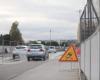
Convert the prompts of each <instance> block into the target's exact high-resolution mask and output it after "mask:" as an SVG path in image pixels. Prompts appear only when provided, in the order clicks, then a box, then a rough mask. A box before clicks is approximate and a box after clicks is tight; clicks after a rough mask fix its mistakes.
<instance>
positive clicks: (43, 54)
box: [27, 44, 49, 61]
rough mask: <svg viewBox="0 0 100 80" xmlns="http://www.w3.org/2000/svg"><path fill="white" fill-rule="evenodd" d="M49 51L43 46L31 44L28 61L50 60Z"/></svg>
mask: <svg viewBox="0 0 100 80" xmlns="http://www.w3.org/2000/svg"><path fill="white" fill-rule="evenodd" d="M48 56H49V55H48V51H47V50H46V48H45V46H44V45H42V44H31V45H29V50H28V54H27V60H28V61H30V60H31V59H42V60H46V59H47V58H48Z"/></svg>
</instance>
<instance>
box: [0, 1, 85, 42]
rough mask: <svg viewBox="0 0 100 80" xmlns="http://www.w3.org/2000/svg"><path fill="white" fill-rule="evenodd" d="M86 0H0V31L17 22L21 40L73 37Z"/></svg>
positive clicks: (0, 32) (75, 34) (4, 31)
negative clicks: (21, 36)
mask: <svg viewBox="0 0 100 80" xmlns="http://www.w3.org/2000/svg"><path fill="white" fill-rule="evenodd" d="M85 4H86V0H0V34H7V33H9V30H10V28H11V25H12V22H14V21H16V20H17V21H18V22H19V26H18V28H19V29H20V31H21V33H22V35H23V38H24V40H26V41H27V40H48V39H50V29H51V32H52V33H51V35H52V39H53V40H58V39H76V37H77V27H78V23H79V10H82V9H83V8H84V5H85Z"/></svg>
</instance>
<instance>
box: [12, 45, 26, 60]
mask: <svg viewBox="0 0 100 80" xmlns="http://www.w3.org/2000/svg"><path fill="white" fill-rule="evenodd" d="M27 53H28V46H24V45H19V46H16V47H15V48H14V50H13V51H12V57H13V59H16V58H17V59H18V58H20V57H21V55H23V56H26V54H27Z"/></svg>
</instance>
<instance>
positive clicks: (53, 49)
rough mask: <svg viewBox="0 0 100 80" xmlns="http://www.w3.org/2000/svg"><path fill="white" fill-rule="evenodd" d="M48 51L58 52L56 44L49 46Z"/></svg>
mask: <svg viewBox="0 0 100 80" xmlns="http://www.w3.org/2000/svg"><path fill="white" fill-rule="evenodd" d="M48 52H49V53H56V48H55V46H49V48H48Z"/></svg>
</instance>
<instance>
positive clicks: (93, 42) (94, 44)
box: [80, 26, 100, 80]
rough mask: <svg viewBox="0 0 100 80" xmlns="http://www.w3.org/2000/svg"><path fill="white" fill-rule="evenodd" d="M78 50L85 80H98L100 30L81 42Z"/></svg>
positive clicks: (99, 74) (99, 76)
mask: <svg viewBox="0 0 100 80" xmlns="http://www.w3.org/2000/svg"><path fill="white" fill-rule="evenodd" d="M99 27H100V26H99ZM80 48H81V59H80V66H81V70H82V72H83V73H84V74H85V76H86V78H85V80H100V29H99V28H98V29H97V30H96V32H95V33H94V34H93V35H92V36H90V37H89V38H88V39H87V40H85V41H84V42H82V43H81V46H80Z"/></svg>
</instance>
